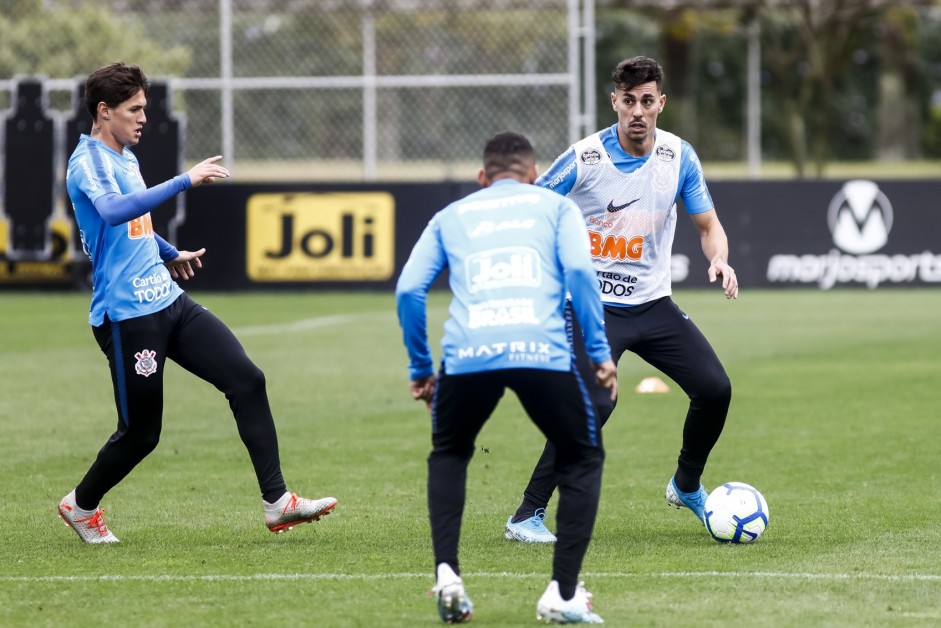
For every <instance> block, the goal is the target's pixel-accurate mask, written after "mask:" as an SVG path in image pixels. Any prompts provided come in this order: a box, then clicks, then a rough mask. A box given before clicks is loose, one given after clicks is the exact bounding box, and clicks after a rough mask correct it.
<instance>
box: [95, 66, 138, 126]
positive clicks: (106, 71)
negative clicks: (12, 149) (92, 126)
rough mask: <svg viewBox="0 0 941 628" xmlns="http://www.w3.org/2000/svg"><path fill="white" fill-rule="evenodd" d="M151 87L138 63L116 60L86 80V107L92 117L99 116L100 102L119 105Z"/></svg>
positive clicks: (114, 105)
mask: <svg viewBox="0 0 941 628" xmlns="http://www.w3.org/2000/svg"><path fill="white" fill-rule="evenodd" d="M148 89H150V80H149V79H148V78H147V77H146V76H145V75H144V73H143V71H141V69H140V68H139V67H137V66H136V65H127V64H125V63H124V62H122V61H116V62H114V63H111V64H109V65H106V66H104V67H103V68H98V69H97V70H95V71H94V72H92V73H91V74H89V75H88V78H87V79H86V80H85V107H87V108H88V113H89V114H91V119H92V120H95V119H97V117H98V103H100V102H103V103H105V104H106V105H108V106H109V107H117V106H118V105H120V104H121V103H122V102H124V101H125V100H128V99H129V98H131V97H132V96H134V94H136V93H137V92H139V91H140V90H144V96H147V90H148Z"/></svg>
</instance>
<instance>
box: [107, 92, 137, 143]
mask: <svg viewBox="0 0 941 628" xmlns="http://www.w3.org/2000/svg"><path fill="white" fill-rule="evenodd" d="M146 106H147V97H146V96H145V95H144V90H140V91H139V92H137V93H136V94H134V95H133V96H131V97H130V98H128V99H127V100H125V101H124V102H122V103H121V104H120V105H118V106H117V107H115V108H114V109H111V110H110V118H109V119H108V120H107V123H106V127H107V131H108V132H110V135H111V136H112V137H114V139H115V141H116V142H117V143H118V144H120V145H121V146H122V147H124V146H136V145H137V143H138V142H140V138H141V133H142V131H143V128H144V124H145V123H146V122H147V115H146V114H145V113H144V108H145V107H146Z"/></svg>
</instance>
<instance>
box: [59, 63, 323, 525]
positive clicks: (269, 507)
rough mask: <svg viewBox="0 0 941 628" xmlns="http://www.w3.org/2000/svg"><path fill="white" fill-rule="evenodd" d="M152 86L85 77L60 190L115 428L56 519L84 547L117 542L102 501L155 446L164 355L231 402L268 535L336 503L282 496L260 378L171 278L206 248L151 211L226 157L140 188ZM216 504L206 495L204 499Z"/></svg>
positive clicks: (133, 79) (140, 77)
mask: <svg viewBox="0 0 941 628" xmlns="http://www.w3.org/2000/svg"><path fill="white" fill-rule="evenodd" d="M149 86H150V83H149V81H148V79H147V77H146V76H145V75H144V73H143V72H142V71H141V69H140V68H139V67H137V66H136V65H126V64H124V63H112V64H110V65H107V66H105V67H102V68H99V69H98V70H96V71H95V72H93V73H92V74H90V75H89V76H88V79H87V80H86V82H85V104H86V106H87V108H88V112H89V114H90V115H91V117H92V129H91V135H90V136H89V135H82V136H81V138H80V139H79V141H78V146H77V147H76V148H75V152H74V153H73V154H72V157H71V158H70V159H69V167H68V172H67V174H66V184H67V187H68V192H69V198H70V199H71V201H72V207H73V209H74V211H75V219H76V222H77V224H78V228H79V232H80V234H81V236H82V246H83V247H84V249H85V252H86V253H87V254H88V256H89V258H91V263H92V277H93V287H92V299H91V310H90V312H89V315H88V321H89V323H91V325H92V332H93V334H94V336H95V340H96V341H97V342H98V346H99V347H100V348H101V351H102V353H104V355H105V357H106V358H107V360H108V366H109V370H110V371H111V380H112V383H113V387H114V401H115V405H116V407H117V411H118V426H117V430H116V431H115V432H114V434H112V435H111V437H110V438H109V439H108V441H107V442H106V443H105V444H104V446H103V447H102V448H101V450H100V451H99V452H98V457H97V459H96V460H95V461H94V462H93V463H92V465H91V468H90V469H89V470H88V472H87V473H86V474H85V477H84V478H83V479H82V481H81V482H79V484H78V486H76V487H75V489H74V490H73V491H71V492H70V493H69V494H68V495H66V496H65V497H63V498H62V501H61V502H60V503H59V516H60V517H62V520H63V521H65V522H66V523H67V524H68V525H69V526H70V527H72V529H73V530H75V532H76V533H78V536H79V538H80V539H81V540H82V541H84V542H85V543H117V542H118V538H117V537H116V536H115V535H114V534H113V533H112V532H111V531H110V530H109V529H108V526H107V525H106V524H105V520H104V517H103V514H104V511H103V510H101V508H99V503H100V501H101V499H102V497H104V495H105V493H107V492H108V491H109V490H111V488H113V487H114V486H115V485H117V484H118V482H120V481H121V480H122V479H124V477H125V476H127V474H128V473H130V472H131V470H132V469H133V468H134V467H135V466H136V465H137V464H138V463H139V462H141V461H142V460H143V459H144V457H146V456H147V454H149V453H150V452H151V451H153V449H154V448H155V447H156V446H157V442H158V440H159V439H160V428H161V423H162V415H163V377H164V366H165V364H166V360H167V358H169V359H171V360H173V361H174V362H176V363H177V364H179V365H180V366H182V367H183V368H184V369H186V370H187V371H189V372H190V373H193V374H194V375H196V376H198V377H200V378H202V379H204V380H206V381H207V382H209V383H211V384H212V385H214V386H215V387H216V388H217V389H219V390H220V391H221V392H222V393H224V394H225V397H226V399H228V401H229V406H230V408H231V409H232V413H233V414H234V415H235V422H236V425H237V426H238V431H239V435H240V436H241V438H242V442H243V443H244V444H245V446H246V448H247V449H248V454H249V457H250V458H251V461H252V465H253V466H254V468H255V475H256V477H257V479H258V486H259V488H260V490H261V495H262V500H263V502H262V503H263V506H264V512H265V524H266V525H267V526H268V529H270V530H271V531H272V532H280V531H282V530H287V529H289V528H291V527H292V526H295V525H297V524H299V523H304V522H308V521H314V520H316V519H319V518H320V517H321V516H322V515H324V514H327V513H328V512H330V510H332V509H333V508H334V506H336V503H337V501H336V500H335V499H334V498H332V497H324V498H321V499H306V498H304V497H298V496H297V495H296V494H294V493H291V492H288V491H287V489H286V487H285V483H284V478H283V477H282V475H281V463H280V460H279V456H278V437H277V434H276V432H275V425H274V419H273V418H272V416H271V409H270V407H269V405H268V396H267V393H266V391H265V376H264V374H263V373H262V372H261V370H259V368H258V367H257V366H255V364H254V363H252V361H251V360H250V359H249V357H248V356H247V355H246V354H245V350H244V349H243V348H242V345H241V344H240V343H239V341H238V340H237V339H236V337H235V336H234V335H233V334H232V332H231V331H230V330H229V328H228V327H226V326H225V324H224V323H223V322H222V321H220V320H219V319H218V318H216V316H215V315H213V314H212V313H211V312H210V311H209V310H207V309H206V308H205V307H203V306H201V305H199V304H198V303H196V302H195V301H193V300H192V299H191V298H190V297H189V296H188V295H187V294H186V293H185V292H183V290H182V289H180V287H179V285H177V283H176V282H175V281H173V279H182V280H186V279H190V278H191V277H193V274H194V272H195V270H196V269H199V268H202V262H201V261H200V259H199V258H200V257H201V256H202V255H203V253H205V252H206V250H205V249H199V250H197V251H180V250H177V249H176V247H174V246H173V245H171V244H169V243H168V242H166V241H165V240H164V239H163V238H161V237H160V236H159V235H157V234H156V233H154V230H153V225H152V222H151V219H150V211H151V210H152V209H154V208H156V207H157V206H159V205H160V204H161V203H163V202H164V201H166V200H167V199H169V198H172V197H173V196H175V195H176V194H179V193H180V192H183V191H184V190H188V189H190V188H191V187H194V186H198V185H202V184H206V183H212V182H213V181H214V180H216V179H225V178H227V177H228V176H229V171H228V170H226V169H225V168H223V167H222V166H220V165H218V164H217V163H216V162H217V161H218V160H219V159H221V157H211V158H209V159H207V160H205V161H203V162H201V163H199V164H196V165H195V166H193V167H192V168H191V169H190V170H189V171H188V172H185V173H183V174H181V175H177V176H176V177H174V178H172V179H170V180H169V181H165V182H163V183H161V184H159V185H155V186H154V187H151V188H148V187H147V186H146V185H145V184H144V181H143V179H142V178H141V174H140V169H139V167H138V163H137V158H136V157H135V156H134V153H132V152H131V151H130V149H129V148H130V147H131V146H136V145H137V143H138V142H139V141H140V139H141V135H142V134H143V130H144V124H145V123H146V122H147V115H146V113H145V108H146V106H147V90H148V87H149ZM212 503H213V499H212V496H208V498H207V500H206V504H212ZM181 516H185V517H208V516H217V517H219V519H220V521H221V520H223V519H224V516H225V513H222V512H216V513H213V512H211V509H209V508H207V511H206V512H188V513H181Z"/></svg>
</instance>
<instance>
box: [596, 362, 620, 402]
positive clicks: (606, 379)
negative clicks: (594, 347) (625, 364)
mask: <svg viewBox="0 0 941 628" xmlns="http://www.w3.org/2000/svg"><path fill="white" fill-rule="evenodd" d="M595 381H597V382H598V385H599V386H601V387H602V388H607V389H609V390H610V391H611V401H614V400H615V399H617V398H618V367H616V366H615V365H614V360H605V361H604V362H602V363H601V364H596V365H595Z"/></svg>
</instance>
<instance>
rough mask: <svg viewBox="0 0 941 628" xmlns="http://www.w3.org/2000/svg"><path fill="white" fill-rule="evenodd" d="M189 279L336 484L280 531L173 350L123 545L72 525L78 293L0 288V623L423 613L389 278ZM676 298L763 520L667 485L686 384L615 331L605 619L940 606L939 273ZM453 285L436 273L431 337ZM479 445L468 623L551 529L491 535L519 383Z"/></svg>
mask: <svg viewBox="0 0 941 628" xmlns="http://www.w3.org/2000/svg"><path fill="white" fill-rule="evenodd" d="M194 296H195V297H196V298H197V299H198V300H200V301H201V302H202V303H203V304H205V305H206V306H208V307H209V308H210V309H212V310H213V311H215V312H216V313H217V314H219V315H220V316H221V317H222V318H223V320H225V321H226V322H227V323H229V325H230V326H231V327H232V328H233V329H234V330H235V331H236V333H238V334H239V336H240V338H241V339H242V341H243V344H244V345H245V346H246V348H247V350H248V352H249V354H250V355H251V356H252V357H253V358H254V360H255V361H256V362H257V363H258V364H259V366H261V367H262V368H263V369H264V371H265V373H266V375H267V377H268V383H269V396H270V398H271V402H272V406H273V409H274V412H275V417H276V420H277V423H278V428H279V436H280V440H281V457H282V463H283V468H284V473H285V477H286V478H287V480H288V483H289V486H290V487H291V488H292V489H293V490H296V491H298V492H300V493H302V494H305V495H309V496H321V495H328V494H329V495H334V496H335V497H337V498H338V499H339V502H340V503H339V506H338V507H337V509H336V511H335V512H334V513H333V514H331V515H330V516H329V517H326V518H325V519H323V520H322V521H320V522H318V523H314V524H313V525H306V526H300V527H298V528H295V529H294V530H292V531H291V532H290V533H288V534H281V535H273V534H271V533H269V532H268V531H267V530H266V529H265V527H264V524H263V520H262V510H261V504H260V501H259V496H258V493H257V486H256V484H255V480H254V475H253V473H252V471H251V466H250V464H249V461H248V456H247V454H246V452H245V450H244V448H243V447H242V445H241V442H240V441H239V439H238V436H237V434H236V430H235V424H234V421H233V420H232V418H231V415H230V413H229V409H228V404H227V403H226V401H225V399H224V398H223V397H222V395H221V394H220V393H218V392H217V391H216V390H215V389H214V388H212V387H211V386H210V385H209V384H206V383H205V382H202V381H200V380H197V379H195V378H194V377H192V376H190V375H188V374H186V373H184V372H183V371H182V370H181V369H180V368H179V367H176V366H175V365H169V366H168V368H167V372H166V380H167V381H166V384H167V395H166V400H165V410H164V433H163V438H162V441H161V444H160V446H159V447H158V448H157V450H156V451H155V452H154V453H153V454H152V455H151V456H150V457H148V458H147V460H145V461H144V462H143V463H142V464H141V465H140V466H139V467H138V468H137V469H136V470H135V472H134V473H132V474H131V475H130V476H129V477H128V478H127V479H126V480H125V481H124V482H123V483H121V484H120V485H119V486H118V487H117V488H115V489H114V490H113V491H112V492H111V493H109V494H108V495H107V496H106V497H105V499H104V501H103V503H102V507H103V508H105V509H106V510H107V518H108V522H109V525H110V527H111V529H112V530H113V531H114V532H115V533H116V534H117V535H118V536H119V537H120V539H121V543H120V544H118V545H115V546H105V547H96V546H85V545H83V544H81V543H80V542H79V540H78V538H77V537H76V535H75V534H74V533H73V532H72V531H71V530H69V529H68V528H66V527H65V526H64V525H63V524H62V522H61V521H60V520H59V518H58V517H57V516H56V504H57V502H58V500H59V499H60V498H61V497H62V496H63V495H64V494H65V493H67V492H68V491H69V490H71V489H72V488H73V486H74V485H75V484H76V483H77V482H78V481H79V479H80V478H81V476H82V474H83V473H84V472H85V470H86V469H87V468H88V465H89V464H90V463H91V461H92V459H93V458H94V456H95V454H96V453H97V451H98V448H99V447H100V446H101V445H102V444H103V443H104V441H105V440H106V438H107V437H108V435H109V434H110V433H111V431H112V429H113V427H114V424H115V421H116V418H115V411H114V408H113V405H112V395H111V383H110V379H109V377H108V374H107V366H106V362H105V360H104V358H103V356H102V355H101V353H100V351H99V350H98V348H97V346H96V344H95V342H94V340H93V338H92V335H91V331H90V329H89V327H88V325H87V323H86V313H87V308H88V295H84V294H41V293H10V292H6V293H0V356H2V357H0V426H2V436H0V497H2V499H0V520H2V521H3V533H2V534H0V625H2V626H43V625H48V626H52V625H62V624H66V623H81V624H94V625H102V626H183V625H194V626H203V625H206V626H243V625H244V626H286V625H302V626H306V625H311V626H312V625H325V626H434V625H438V624H439V623H440V622H439V620H438V617H437V613H436V610H435V604H434V601H433V599H432V598H430V597H428V596H427V595H426V592H427V591H428V589H429V588H430V587H431V586H432V584H433V577H432V564H431V563H432V557H431V546H430V545H431V544H430V540H429V535H428V523H427V516H426V506H425V457H426V456H427V453H428V450H429V447H430V436H429V419H428V416H427V414H426V413H425V411H424V409H423V407H421V406H420V405H419V404H417V403H415V402H413V401H412V400H411V399H410V397H409V395H408V390H407V371H406V368H405V366H406V358H405V352H404V349H403V347H402V345H401V340H400V335H399V329H398V325H397V323H396V320H395V316H394V304H393V298H392V296H391V295H390V294H361V293H354V294H346V295H341V294H336V293H331V294H257V295H229V294H214V293H206V294H196V295H194ZM675 299H676V301H677V302H678V303H679V304H680V305H681V307H683V308H684V310H686V311H687V312H689V313H690V314H691V316H692V318H693V319H694V320H695V321H696V322H697V324H698V325H699V326H700V327H701V328H702V329H703V331H704V332H705V333H706V334H707V336H709V338H710V339H711V340H712V342H713V344H714V346H715V348H716V350H717V352H718V353H719V355H720V356H721V357H722V359H723V361H724V363H725V365H726V368H727V370H728V372H729V374H730V376H731V378H732V382H733V388H734V392H733V401H732V409H731V412H730V416H729V420H728V423H727V426H726V429H725V433H724V435H723V437H722V439H721V440H720V442H719V444H718V446H717V447H716V449H715V450H714V451H713V455H712V458H711V460H710V464H709V466H708V468H707V470H706V475H705V477H704V478H703V480H704V482H705V484H706V486H707V487H708V488H712V487H713V486H715V485H716V484H718V483H721V482H724V481H730V480H739V481H745V482H748V483H751V484H753V485H755V486H757V487H758V488H759V489H760V490H761V491H762V492H763V493H764V495H765V497H766V498H767V499H768V502H769V504H770V510H771V524H770V527H769V528H768V530H767V532H766V533H765V535H764V536H763V537H762V538H761V540H760V541H759V542H758V543H756V544H754V545H749V546H737V547H733V546H726V545H720V544H719V543H716V542H715V541H713V540H711V539H710V537H709V536H708V534H707V533H706V532H705V530H704V528H703V527H702V526H701V525H698V524H697V523H696V521H695V520H694V519H693V517H692V516H691V515H690V513H689V512H687V511H676V510H673V509H670V508H668V507H667V506H666V505H665V504H664V501H663V488H664V485H665V484H666V482H667V480H668V479H669V477H670V475H671V473H672V472H673V469H674V465H675V460H676V455H677V451H678V447H679V442H680V430H681V425H682V420H683V416H684V415H685V408H686V402H685V398H684V396H683V395H682V393H681V392H680V391H678V390H677V389H676V388H675V386H674V387H673V389H672V390H671V392H669V393H667V394H663V395H640V394H637V393H634V392H633V386H634V385H635V384H636V383H637V382H638V381H640V379H641V378H643V377H645V376H648V375H654V374H655V372H654V371H653V370H652V369H650V368H649V367H646V365H644V364H642V363H640V361H639V360H638V359H636V358H635V357H634V356H632V355H631V354H628V355H627V356H625V358H624V359H623V360H622V362H621V368H620V382H621V388H622V394H621V400H620V403H619V405H618V408H617V410H616V411H615V415H614V417H613V418H612V420H611V422H610V423H609V425H608V426H607V427H606V428H605V433H604V435H605V444H606V448H607V452H608V456H607V463H606V466H605V476H604V488H603V493H602V502H601V510H600V513H599V518H598V523H597V527H596V530H595V535H594V540H593V542H592V545H591V547H590V549H589V552H588V555H587V557H586V561H585V565H584V571H583V577H584V579H585V580H586V582H587V585H588V588H589V589H590V590H592V591H593V592H594V595H595V597H594V601H595V609H596V610H597V611H598V612H599V613H600V614H601V615H602V617H604V618H605V620H606V622H607V624H608V625H612V626H627V625H631V626H689V625H699V626H731V625H746V626H886V625H892V626H929V625H932V626H937V625H939V624H941V523H939V521H941V506H939V505H941V488H939V484H941V477H939V469H941V464H939V458H941V445H939V443H941V421H939V417H941V358H939V356H941V332H939V330H941V327H939V320H941V314H939V313H941V291H937V290H930V289H928V290H920V291H919V290H911V291H907V290H881V291H873V292H868V291H849V290H847V291H833V292H826V293H821V292H815V291H796V290H795V291H774V292H772V291H767V292H764V291H747V290H746V291H744V292H743V293H742V297H741V299H740V300H739V301H737V302H729V301H726V300H725V299H724V298H722V296H721V295H720V294H719V293H718V292H717V291H708V292H700V291H687V292H679V293H677V294H676V295H675ZM446 305H447V299H446V295H444V294H436V295H433V296H432V299H431V301H430V313H431V316H430V318H431V321H432V324H433V328H432V331H433V337H434V338H436V339H437V338H438V337H439V335H440V331H439V329H440V324H441V322H442V321H443V319H444V317H445V316H446ZM437 355H438V354H437V353H436V356H437ZM668 383H670V384H672V382H668ZM477 445H478V452H477V455H476V456H475V458H474V461H473V463H472V465H471V470H470V479H469V486H468V505H467V510H466V514H465V524H464V534H463V540H462V547H461V558H462V567H463V572H464V579H465V583H466V585H467V588H468V592H469V594H470V595H471V597H472V598H473V600H474V603H475V606H476V612H475V615H474V621H473V624H472V625H479V626H531V625H535V623H536V622H535V603H536V600H537V598H538V597H539V595H540V594H541V592H542V590H543V589H544V588H545V585H546V583H547V581H548V575H549V570H550V563H551V554H552V550H551V548H549V547H530V546H522V545H518V544H511V543H509V542H507V541H505V540H504V539H503V524H504V522H505V521H506V517H507V516H509V514H511V512H512V511H513V509H514V508H515V506H516V505H517V502H518V500H519V498H520V492H521V491H522V488H523V486H524V484H525V482H526V480H527V479H528V475H529V472H530V470H531V467H532V464H533V463H534V462H535V460H536V458H537V456H538V454H539V452H540V450H541V447H542V439H541V437H540V436H539V434H538V433H537V431H536V429H535V428H534V427H533V426H532V425H531V424H530V423H529V422H528V421H527V420H526V418H525V416H524V415H523V414H522V412H521V410H520V407H519V404H518V402H517V401H516V399H515V397H513V396H512V395H508V397H507V398H505V400H504V402H503V403H502V405H501V406H500V408H499V409H498V411H497V413H496V414H495V415H494V416H493V418H492V419H491V421H490V423H488V425H487V426H486V427H485V429H484V431H483V433H482V434H481V436H480V438H479V441H478V443H477ZM553 518H554V511H553V510H552V509H551V507H550V519H553ZM550 528H554V522H553V523H552V525H550Z"/></svg>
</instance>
